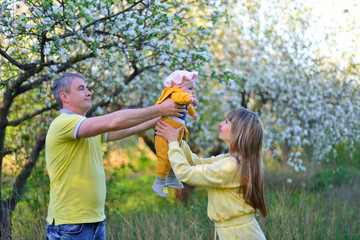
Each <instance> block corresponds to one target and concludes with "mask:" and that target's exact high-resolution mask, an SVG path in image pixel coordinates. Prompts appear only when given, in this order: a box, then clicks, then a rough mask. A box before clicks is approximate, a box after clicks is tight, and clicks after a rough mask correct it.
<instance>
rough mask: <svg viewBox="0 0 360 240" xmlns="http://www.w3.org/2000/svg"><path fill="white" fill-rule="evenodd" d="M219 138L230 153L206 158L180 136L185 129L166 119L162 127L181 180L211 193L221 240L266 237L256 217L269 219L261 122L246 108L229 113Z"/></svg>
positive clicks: (211, 209) (212, 215) (210, 203)
mask: <svg viewBox="0 0 360 240" xmlns="http://www.w3.org/2000/svg"><path fill="white" fill-rule="evenodd" d="M220 127H221V128H220V134H219V138H220V139H222V140H224V141H225V142H226V143H227V144H228V146H229V149H230V153H228V154H221V155H218V156H215V157H211V158H200V157H198V156H197V155H196V154H194V153H192V152H191V150H190V148H189V146H188V145H187V144H186V143H185V142H183V144H182V147H179V143H178V142H177V136H178V134H179V132H180V131H181V130H182V128H183V127H180V128H177V129H175V128H173V127H171V126H170V125H169V124H167V123H166V122H164V121H160V122H159V123H158V125H157V126H156V130H157V132H158V135H160V136H162V137H163V138H165V139H166V140H167V141H168V143H169V152H168V154H169V160H170V163H171V166H172V168H173V170H174V172H175V174H176V176H177V177H178V179H179V180H180V181H183V182H185V183H187V184H189V185H193V186H203V187H206V188H207V190H208V216H209V218H210V219H211V220H212V221H213V222H214V223H215V239H220V240H231V239H246V240H249V239H265V236H264V234H263V232H262V231H261V229H260V226H259V224H258V222H257V221H256V219H255V217H254V214H255V213H256V211H257V210H259V211H260V213H261V215H262V216H263V217H266V215H267V213H266V206H265V202H264V196H263V172H262V160H261V151H262V141H263V127H262V124H261V121H260V119H259V118H258V117H257V116H256V115H255V114H254V113H253V112H250V111H248V110H245V109H237V110H233V111H231V112H229V113H228V114H227V119H226V120H225V121H223V122H221V123H220Z"/></svg>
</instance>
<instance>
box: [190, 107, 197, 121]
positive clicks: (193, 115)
mask: <svg viewBox="0 0 360 240" xmlns="http://www.w3.org/2000/svg"><path fill="white" fill-rule="evenodd" d="M188 114H189V115H190V116H191V117H192V119H193V120H197V119H198V115H197V113H196V112H195V110H194V107H193V106H192V105H191V104H189V109H188Z"/></svg>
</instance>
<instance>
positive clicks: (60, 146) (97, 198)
mask: <svg viewBox="0 0 360 240" xmlns="http://www.w3.org/2000/svg"><path fill="white" fill-rule="evenodd" d="M85 119H86V118H85V117H83V116H81V115H78V114H75V113H73V112H71V111H69V110H67V109H62V110H61V111H60V116H58V117H57V118H55V119H54V120H53V122H52V123H51V124H50V127H49V130H48V133H47V136H46V144H45V155H46V166H47V170H48V173H49V177H50V203H49V208H48V216H47V219H46V220H47V221H48V222H49V223H50V224H52V223H53V221H54V220H55V224H56V225H61V224H78V223H92V222H100V221H103V220H105V218H106V217H105V212H104V206H105V197H106V183H105V172H104V166H103V161H102V149H101V143H102V142H103V141H104V140H105V136H106V134H102V135H98V136H94V137H90V138H81V139H77V138H76V135H77V132H78V129H79V127H80V125H81V123H82V122H83V121H84V120H85Z"/></svg>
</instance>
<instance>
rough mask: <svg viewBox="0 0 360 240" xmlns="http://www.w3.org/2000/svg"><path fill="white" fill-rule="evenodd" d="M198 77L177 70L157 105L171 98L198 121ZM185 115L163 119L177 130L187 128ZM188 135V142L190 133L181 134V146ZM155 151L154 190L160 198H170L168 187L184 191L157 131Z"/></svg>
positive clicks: (165, 143)
mask: <svg viewBox="0 0 360 240" xmlns="http://www.w3.org/2000/svg"><path fill="white" fill-rule="evenodd" d="M197 77H198V73H197V72H188V71H181V70H177V71H174V72H173V73H171V74H170V76H169V77H168V78H167V79H166V80H165V81H164V85H165V87H166V88H165V89H164V91H163V92H162V94H161V96H160V98H159V99H158V101H157V102H156V104H159V103H161V102H162V101H164V100H165V99H167V98H171V99H172V100H174V101H175V102H176V103H179V104H183V105H184V108H186V109H187V112H188V114H189V115H190V116H192V118H193V120H197V118H198V115H197V114H196V112H195V110H194V108H193V106H194V107H196V105H197V104H198V100H197V99H196V98H195V97H194V94H195V92H194V87H195V81H196V79H197ZM185 115H186V113H184V114H183V116H182V117H170V116H169V117H168V116H164V117H162V118H161V119H162V120H164V121H165V122H167V123H169V124H170V125H171V126H173V127H175V128H179V127H180V126H185ZM184 132H185V135H186V141H187V137H188V134H189V133H188V131H187V129H186V127H185V129H184V130H182V131H181V132H180V134H179V139H178V141H179V144H180V146H181V145H182V144H181V143H182V142H181V141H182V138H183V135H184ZM155 150H156V156H157V161H158V164H157V169H156V176H155V181H154V185H153V190H154V191H155V192H156V193H157V194H158V195H159V196H160V197H168V196H169V192H168V189H167V187H170V188H174V189H182V188H184V185H182V183H181V182H180V181H179V180H178V179H177V178H176V176H175V174H174V171H173V170H172V168H171V165H170V162H169V159H168V150H169V146H168V142H167V141H166V140H165V139H164V138H162V137H160V136H158V135H156V130H155Z"/></svg>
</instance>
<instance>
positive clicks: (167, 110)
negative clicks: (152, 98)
mask: <svg viewBox="0 0 360 240" xmlns="http://www.w3.org/2000/svg"><path fill="white" fill-rule="evenodd" d="M157 106H158V107H159V111H160V113H161V115H163V116H175V117H181V116H182V113H184V112H186V109H184V107H183V105H181V104H177V103H175V102H174V100H172V99H171V98H168V99H166V100H165V101H163V102H162V103H160V104H158V105H157Z"/></svg>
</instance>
